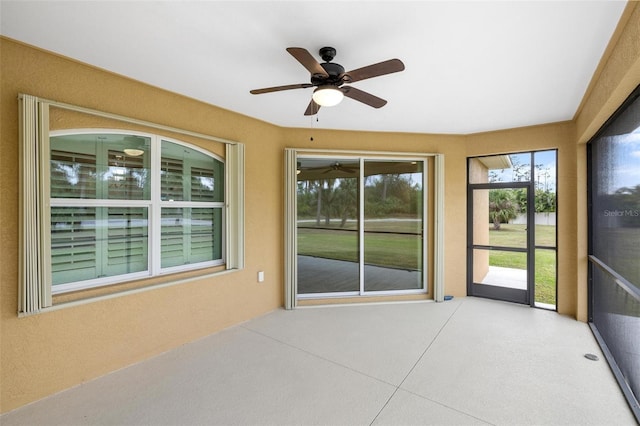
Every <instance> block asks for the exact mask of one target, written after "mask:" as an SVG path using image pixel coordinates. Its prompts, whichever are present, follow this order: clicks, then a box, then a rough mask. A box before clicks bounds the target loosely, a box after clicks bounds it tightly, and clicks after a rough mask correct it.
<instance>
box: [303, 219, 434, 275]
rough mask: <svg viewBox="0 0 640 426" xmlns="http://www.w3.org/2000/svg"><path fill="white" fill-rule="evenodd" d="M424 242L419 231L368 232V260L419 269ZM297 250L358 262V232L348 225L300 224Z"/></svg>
mask: <svg viewBox="0 0 640 426" xmlns="http://www.w3.org/2000/svg"><path fill="white" fill-rule="evenodd" d="M404 228H405V229H403V230H402V231H399V232H407V230H406V228H407V227H406V226H405V227H404ZM386 231H388V229H386ZM421 243H422V240H421V239H420V238H419V236H417V235H403V234H378V233H366V234H365V239H364V252H365V262H366V263H367V264H370V265H378V266H388V267H393V268H402V269H411V270H416V269H420V265H421V264H422V258H421V256H420V255H419V254H420V252H421V247H420V245H421ZM298 254H302V255H307V256H317V257H324V258H327V259H337V260H347V261H351V262H357V261H358V233H357V232H356V231H355V230H346V229H330V230H329V229H315V228H306V227H305V228H298Z"/></svg>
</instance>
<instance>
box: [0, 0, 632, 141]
mask: <svg viewBox="0 0 640 426" xmlns="http://www.w3.org/2000/svg"><path fill="white" fill-rule="evenodd" d="M625 4H626V2H624V1H614V0H609V1H468V2H462V1H447V2H445V1H440V2H436V1H408V2H403V1H375V2H370V1H337V2H328V1H255V2H247V1H233V2H226V1H224V2H223V1H198V2H195V1H171V2H157V1H136V2H131V1H128V2H126V1H122V2H117V1H78V2H75V1H65V2H62V1H46V2H33V1H7V0H2V1H1V2H0V15H1V21H0V22H1V23H0V25H1V26H0V32H1V34H2V35H5V36H7V37H10V38H13V39H16V40H20V41H23V42H25V43H28V44H32V45H35V46H38V47H41V48H44V49H47V50H50V51H53V52H56V53H59V54H62V55H66V56H69V57H71V58H75V59H77V60H80V61H82V62H86V63H89V64H92V65H95V66H98V67H101V68H104V69H107V70H110V71H113V72H115V73H118V74H122V75H125V76H128V77H131V78H133V79H136V80H139V81H143V82H146V83H149V84H151V85H154V86H157V87H161V88H164V89H167V90H170V91H173V92H177V93H180V94H183V95H186V96H189V97H192V98H195V99H198V100H202V101H204V102H207V103H210V104H214V105H217V106H220V107H223V108H226V109H229V110H232V111H236V112H239V113H242V114H245V115H248V116H251V117H255V118H258V119H261V120H264V121H267V122H270V123H273V124H276V125H280V126H286V127H309V126H313V127H316V128H331V129H350V130H373V131H399V132H419V133H455V134H467V133H474V132H480V131H487V130H498V129H504V128H512V127H520V126H528V125H535V124H543V123H549V122H556V121H563V120H569V119H572V118H573V116H574V114H575V112H576V110H577V108H578V106H579V104H580V101H581V99H582V97H583V95H584V93H585V90H586V89H587V86H588V84H589V82H590V79H591V76H592V75H593V72H594V71H595V69H596V67H597V65H598V63H599V61H600V58H601V57H602V54H603V52H604V50H605V48H606V46H607V43H608V41H609V39H610V38H611V35H612V34H613V31H614V30H615V27H616V25H617V23H618V20H619V19H620V16H621V13H622V11H623V9H624V7H625ZM323 46H332V47H335V48H336V49H337V56H336V58H335V59H334V62H337V63H339V64H341V65H343V66H344V67H345V68H346V69H347V70H350V69H355V68H360V67H362V66H366V65H370V64H373V63H376V62H380V61H384V60H387V59H392V58H398V59H400V60H402V61H403V62H404V64H405V66H406V69H405V71H403V72H400V73H396V74H391V75H386V76H381V77H377V78H373V79H370V80H365V81H360V82H356V83H354V84H353V86H354V87H357V88H359V89H361V90H365V91H368V92H370V93H372V94H374V95H376V96H379V97H381V98H384V99H386V100H387V101H388V104H387V105H386V106H384V107H383V108H381V109H374V108H371V107H369V106H366V105H364V104H361V103H359V102H356V101H354V100H352V99H345V100H344V101H343V102H342V103H341V104H340V105H338V106H336V107H331V108H323V109H321V111H320V113H319V115H318V117H317V118H318V120H317V121H316V119H315V118H314V119H311V118H310V117H305V116H304V115H303V113H304V110H305V109H306V107H307V104H308V103H309V100H310V97H311V93H312V90H313V89H299V90H290V91H286V92H277V93H269V94H261V95H251V94H249V90H251V89H257V88H263V87H270V86H279V85H285V84H294V83H307V82H309V74H308V72H307V70H306V69H304V68H303V67H302V66H301V65H300V64H299V63H298V62H297V61H296V60H295V59H294V58H293V57H292V56H291V55H289V54H288V53H287V52H286V51H285V48H287V47H303V48H306V49H308V50H309V52H311V53H312V54H313V55H314V56H316V58H317V59H318V60H319V61H320V58H319V57H317V52H318V50H319V48H321V47H323ZM35 95H37V94H35Z"/></svg>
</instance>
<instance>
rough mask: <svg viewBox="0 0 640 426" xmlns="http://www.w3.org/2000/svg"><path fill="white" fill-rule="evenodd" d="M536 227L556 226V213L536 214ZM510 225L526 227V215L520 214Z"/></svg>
mask: <svg viewBox="0 0 640 426" xmlns="http://www.w3.org/2000/svg"><path fill="white" fill-rule="evenodd" d="M535 221H536V225H547V226H556V213H555V212H551V213H535ZM509 223H511V224H513V225H526V223H527V215H526V213H522V214H519V215H518V217H516V218H515V219H511V220H510V221H509Z"/></svg>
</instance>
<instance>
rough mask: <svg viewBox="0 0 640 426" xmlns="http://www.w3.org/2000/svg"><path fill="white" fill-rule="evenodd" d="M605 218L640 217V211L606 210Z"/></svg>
mask: <svg viewBox="0 0 640 426" xmlns="http://www.w3.org/2000/svg"><path fill="white" fill-rule="evenodd" d="M604 216H605V217H640V210H633V209H628V210H605V211H604Z"/></svg>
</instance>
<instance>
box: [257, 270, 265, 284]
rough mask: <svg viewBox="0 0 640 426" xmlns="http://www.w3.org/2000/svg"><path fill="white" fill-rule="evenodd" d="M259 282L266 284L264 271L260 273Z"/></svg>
mask: <svg viewBox="0 0 640 426" xmlns="http://www.w3.org/2000/svg"><path fill="white" fill-rule="evenodd" d="M258 282H259V283H261V282H264V271H259V272H258Z"/></svg>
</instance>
